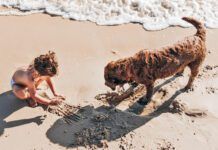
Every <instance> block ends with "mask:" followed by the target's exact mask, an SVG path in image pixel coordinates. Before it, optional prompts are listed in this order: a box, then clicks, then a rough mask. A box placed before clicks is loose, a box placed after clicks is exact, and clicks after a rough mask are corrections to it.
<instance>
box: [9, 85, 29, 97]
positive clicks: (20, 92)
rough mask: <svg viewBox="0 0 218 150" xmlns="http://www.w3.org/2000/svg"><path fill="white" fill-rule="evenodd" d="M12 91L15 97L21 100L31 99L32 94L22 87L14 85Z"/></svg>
mask: <svg viewBox="0 0 218 150" xmlns="http://www.w3.org/2000/svg"><path fill="white" fill-rule="evenodd" d="M12 90H13V93H14V95H15V96H16V97H17V98H19V99H21V100H26V99H28V98H30V94H29V92H28V90H27V88H26V87H22V86H19V85H13V87H12Z"/></svg>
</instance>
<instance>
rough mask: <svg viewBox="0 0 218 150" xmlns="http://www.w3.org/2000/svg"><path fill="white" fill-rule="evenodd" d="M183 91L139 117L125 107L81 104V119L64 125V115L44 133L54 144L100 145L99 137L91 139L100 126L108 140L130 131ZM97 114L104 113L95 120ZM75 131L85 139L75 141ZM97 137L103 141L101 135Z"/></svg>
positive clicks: (167, 109) (177, 92)
mask: <svg viewBox="0 0 218 150" xmlns="http://www.w3.org/2000/svg"><path fill="white" fill-rule="evenodd" d="M167 82H170V81H167ZM165 83H166V82H165ZM182 92H183V90H178V91H176V93H175V94H174V95H172V96H171V97H170V98H169V99H167V100H166V101H165V102H164V103H163V104H162V105H161V106H160V107H159V108H158V109H157V110H156V111H154V112H152V113H151V114H149V115H146V116H139V115H137V114H135V113H131V112H129V110H128V109H127V110H125V111H122V110H119V109H116V108H115V107H111V106H100V107H98V108H94V107H92V106H89V105H88V106H85V107H82V108H81V109H80V110H79V112H78V113H77V115H79V116H82V119H81V120H79V121H78V122H76V121H73V122H72V123H71V124H67V123H65V121H64V119H63V118H61V119H58V120H57V121H56V122H55V123H54V124H53V125H52V126H51V128H50V129H49V130H48V131H47V133H46V135H47V137H48V138H49V139H50V141H52V142H53V143H58V144H60V145H62V146H65V147H78V146H85V145H86V146H87V145H95V146H97V145H98V144H99V143H98V142H99V140H96V139H95V140H94V139H93V138H94V137H96V138H98V137H99V135H92V134H95V132H96V134H97V133H100V134H105V133H104V132H103V131H99V130H104V129H102V128H101V127H102V126H103V127H105V128H106V129H108V130H109V133H108V135H107V136H105V137H104V138H103V139H105V140H107V141H114V140H116V139H118V138H121V137H122V136H124V135H126V134H128V133H130V132H131V131H133V130H135V129H137V128H139V127H141V126H143V125H144V124H146V123H147V122H148V121H150V120H152V119H153V118H155V117H158V116H159V115H160V114H162V113H164V112H168V111H169V105H170V104H171V103H172V101H173V100H174V99H175V98H176V97H177V96H178V95H179V94H181V93H182ZM136 103H137V102H136ZM135 105H136V104H135ZM98 115H102V116H107V118H106V119H103V120H100V121H96V119H95V118H96V117H97V116H98ZM87 129H88V130H87ZM85 131H88V132H85ZM91 131H93V132H94V133H91ZM78 134H80V135H82V136H87V137H86V142H85V143H84V141H83V142H81V141H80V142H79V143H78ZM80 138H81V137H80ZM82 138H84V137H82ZM80 140H81V139H80ZM100 140H102V136H101V138H100ZM87 141H88V142H87Z"/></svg>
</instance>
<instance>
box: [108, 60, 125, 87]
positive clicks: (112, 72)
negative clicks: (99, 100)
mask: <svg viewBox="0 0 218 150" xmlns="http://www.w3.org/2000/svg"><path fill="white" fill-rule="evenodd" d="M104 78H105V85H106V86H108V87H110V88H111V89H112V90H115V89H116V86H118V85H119V86H123V85H124V84H125V83H127V82H128V81H127V80H126V79H127V73H126V67H125V65H124V64H120V63H119V62H110V63H109V64H107V66H106V67H105V68H104Z"/></svg>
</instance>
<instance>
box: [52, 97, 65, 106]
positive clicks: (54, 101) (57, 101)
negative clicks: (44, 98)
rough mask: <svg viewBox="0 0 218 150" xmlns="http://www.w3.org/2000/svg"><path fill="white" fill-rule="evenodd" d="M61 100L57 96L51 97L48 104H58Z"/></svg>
mask: <svg viewBox="0 0 218 150" xmlns="http://www.w3.org/2000/svg"><path fill="white" fill-rule="evenodd" d="M61 102H62V101H61V100H60V99H57V98H52V99H51V101H50V103H49V105H58V104H60V103H61Z"/></svg>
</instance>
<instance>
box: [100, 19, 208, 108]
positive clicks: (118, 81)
mask: <svg viewBox="0 0 218 150" xmlns="http://www.w3.org/2000/svg"><path fill="white" fill-rule="evenodd" d="M182 19H183V20H185V21H187V22H189V23H191V24H193V25H194V26H195V27H196V29H197V32H196V34H195V35H194V36H189V37H186V38H185V39H184V40H182V41H179V42H177V43H176V44H174V45H172V46H167V47H163V48H161V49H158V50H152V51H151V50H150V51H149V50H147V49H145V50H141V51H139V52H138V53H136V54H135V55H134V56H132V57H129V58H124V59H120V60H118V61H112V62H110V63H109V64H107V66H106V67H105V70H104V77H105V85H107V86H108V87H110V88H111V89H112V90H115V88H116V86H117V85H120V86H122V85H123V84H125V83H132V82H136V83H138V84H144V85H145V86H146V89H147V94H146V96H145V97H143V98H142V99H140V101H139V102H140V104H146V103H147V101H149V100H150V99H151V97H152V94H153V87H154V82H155V80H157V79H161V78H166V77H169V76H172V75H174V74H178V73H182V72H183V70H184V68H185V67H187V66H188V67H189V68H190V70H191V75H190V78H189V81H188V84H187V85H186V87H185V89H189V88H191V86H192V83H193V81H194V78H195V77H196V76H197V74H198V72H199V67H200V65H201V64H202V62H203V60H204V59H205V56H206V45H205V38H206V30H205V28H204V25H203V24H202V23H201V22H199V21H197V20H195V19H193V18H190V17H183V18H182Z"/></svg>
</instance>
